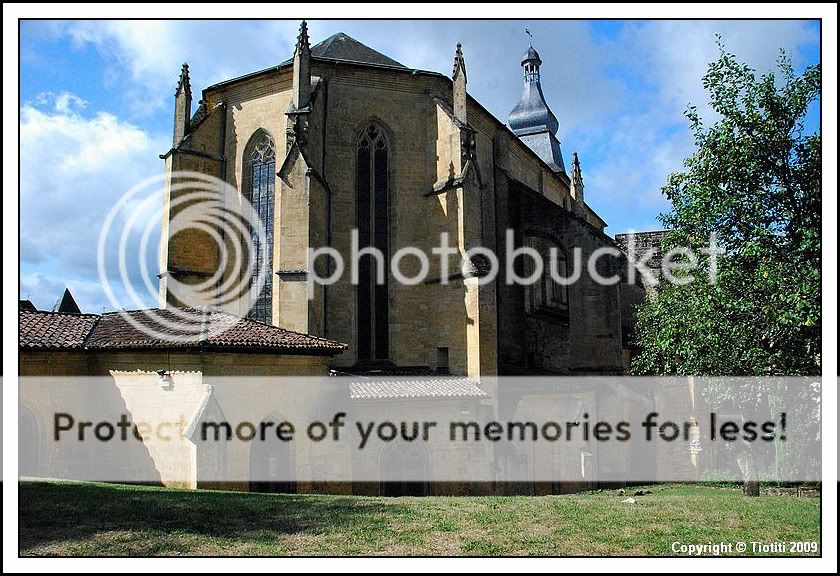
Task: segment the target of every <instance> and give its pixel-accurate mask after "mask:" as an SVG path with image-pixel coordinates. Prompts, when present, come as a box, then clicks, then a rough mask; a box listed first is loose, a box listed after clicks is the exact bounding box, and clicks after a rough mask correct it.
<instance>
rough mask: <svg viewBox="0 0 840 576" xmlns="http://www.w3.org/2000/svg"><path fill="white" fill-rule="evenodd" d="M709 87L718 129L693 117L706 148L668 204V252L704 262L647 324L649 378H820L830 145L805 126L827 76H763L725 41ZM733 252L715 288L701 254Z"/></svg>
mask: <svg viewBox="0 0 840 576" xmlns="http://www.w3.org/2000/svg"><path fill="white" fill-rule="evenodd" d="M718 46H719V48H720V54H719V58H718V59H717V60H716V61H715V62H713V63H711V64H710V65H709V69H708V72H707V73H706V75H705V76H704V77H703V86H704V88H705V89H706V90H707V91H708V93H709V97H710V105H711V108H712V110H713V111H714V113H715V114H716V115H717V116H718V119H717V120H716V121H715V122H714V124H712V125H711V126H708V127H707V126H706V125H705V124H704V123H703V120H702V119H701V118H700V116H699V114H698V111H697V109H696V107H690V108H689V109H688V110H687V112H686V116H687V117H688V120H689V123H690V127H691V131H692V133H693V135H694V140H695V144H696V151H695V153H694V154H693V155H692V156H691V157H690V158H688V159H687V160H686V161H685V164H684V171H683V172H680V173H675V174H672V175H671V176H670V177H669V179H668V182H667V184H666V185H665V186H664V187H663V189H662V192H663V193H664V194H665V195H666V197H667V198H668V199H669V200H670V202H671V205H672V209H671V211H670V212H668V213H666V214H662V215H661V216H660V221H661V222H662V223H663V224H664V226H665V227H666V228H667V229H668V230H669V232H668V233H667V234H666V235H665V237H664V244H663V250H665V251H667V250H668V249H669V248H671V247H675V246H684V247H688V248H691V249H692V250H693V251H694V252H695V254H697V255H698V256H700V259H699V269H700V273H695V276H696V277H697V278H698V280H697V281H695V282H693V283H691V284H687V285H682V286H679V285H675V284H664V283H663V284H661V285H660V287H659V288H657V290H656V293H655V294H652V295H651V296H649V297H648V298H647V299H646V301H645V303H644V304H643V305H642V306H641V308H640V310H639V314H638V318H637V323H636V325H637V327H638V329H637V344H638V346H639V350H640V352H639V354H638V355H637V356H636V358H635V360H634V363H633V371H634V372H635V373H640V374H702V375H815V374H819V373H820V345H821V337H820V330H821V314H820V258H821V250H820V248H821V247H820V231H821V198H820V196H821V183H820V179H821V136H820V131H819V130H816V131H815V132H813V133H806V131H805V129H804V126H803V124H804V119H805V116H806V114H807V112H808V109H809V106H810V105H811V104H812V103H815V102H817V99H818V98H819V94H820V85H821V84H820V83H821V80H820V68H819V66H811V67H808V68H807V69H805V71H804V72H803V73H802V74H796V73H795V72H794V70H793V67H792V65H791V63H790V60H789V59H788V57H787V56H786V55H785V53H784V52H783V53H782V54H781V56H780V58H779V61H778V71H777V73H768V74H764V75H761V76H760V77H759V76H757V75H756V72H755V71H754V70H753V69H751V68H750V67H749V66H747V65H745V64H742V63H739V62H738V61H737V60H736V58H735V56H734V55H733V54H731V53H729V52H727V51H726V49H725V48H724V47H723V45H722V44H721V43H720V40H719V41H718ZM711 234H714V235H715V237H716V239H717V242H718V243H719V245H720V247H721V248H722V250H723V254H721V255H720V256H719V257H718V258H717V269H718V271H717V278H716V282H714V283H712V282H709V280H708V276H704V274H707V273H708V271H709V268H710V267H711V265H712V258H711V257H710V256H709V255H702V256H701V255H700V252H699V250H700V249H701V248H703V247H704V246H708V243H709V238H710V235H711Z"/></svg>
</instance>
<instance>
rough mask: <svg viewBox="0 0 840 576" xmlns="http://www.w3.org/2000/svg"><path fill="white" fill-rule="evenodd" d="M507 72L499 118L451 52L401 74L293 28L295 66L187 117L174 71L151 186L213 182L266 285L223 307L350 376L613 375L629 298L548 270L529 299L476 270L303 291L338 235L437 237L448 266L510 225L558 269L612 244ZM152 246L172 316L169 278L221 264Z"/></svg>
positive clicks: (536, 70)
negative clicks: (175, 177) (253, 220)
mask: <svg viewBox="0 0 840 576" xmlns="http://www.w3.org/2000/svg"><path fill="white" fill-rule="evenodd" d="M520 64H521V76H520V77H519V78H515V77H513V75H512V77H511V78H510V81H511V82H521V83H522V85H523V91H522V97H521V100H520V101H519V102H518V103H515V106H514V107H513V109H512V111H511V113H510V117H509V119H508V124H509V125H506V124H505V123H504V122H502V121H500V120H499V119H497V118H495V117H494V116H493V115H492V114H491V113H490V112H488V111H487V110H486V109H485V108H484V107H483V106H482V105H481V104H480V103H479V102H478V101H476V100H475V99H473V98H472V97H471V96H470V95H469V94H468V92H467V77H468V74H467V62H466V59H465V57H464V54H463V53H462V50H461V46H460V45H459V46H458V47H457V50H456V52H455V58H454V66H453V70H452V74H451V77H450V76H447V75H444V74H440V73H438V72H430V71H425V70H416V69H412V68H408V67H406V66H404V65H402V64H400V63H399V62H396V61H395V60H393V59H391V58H389V57H388V56H385V55H383V54H381V53H379V52H377V51H375V50H373V49H371V48H369V47H367V46H365V45H364V44H362V43H360V42H358V41H357V40H355V39H353V38H351V37H349V36H347V35H346V34H343V33H338V34H335V35H333V36H331V37H329V38H327V39H326V40H324V41H322V42H320V43H318V44H315V45H314V46H310V41H309V37H308V33H307V27H306V23H305V22H304V23H302V25H301V27H300V32H299V36H298V38H297V44H296V48H295V52H294V55H293V57H292V59H290V60H288V61H286V62H283V63H282V64H279V65H277V66H274V67H272V68H268V69H266V70H261V71H258V72H254V73H251V74H247V75H244V76H241V77H239V78H233V79H231V80H227V81H224V82H220V83H218V84H215V85H213V86H210V87H208V88H205V89H204V90H203V91H202V95H201V100H200V101H199V104H198V107H197V111H196V112H195V113H194V114H193V113H191V112H192V90H191V86H190V79H189V72H188V68H187V65H186V64H185V65H184V67H183V69H182V72H181V77H180V81H179V83H178V87H177V91H176V95H175V129H174V139H173V146H172V149H171V150H169V151H168V152H167V153H166V154H164V155H162V158H163V159H165V162H166V171H167V174H172V173H173V172H175V171H180V170H192V171H198V172H202V173H205V174H209V175H213V176H216V177H219V178H221V179H222V180H224V181H226V182H227V183H229V184H230V185H232V186H233V187H235V188H236V189H237V190H239V191H241V193H242V195H243V196H244V197H246V198H248V199H249V200H250V201H251V203H252V204H253V205H254V207H255V209H256V211H257V212H258V214H259V216H260V218H262V219H263V223H264V224H265V227H266V230H267V231H268V234H267V235H266V238H267V240H266V241H265V242H264V244H266V245H260V246H257V249H256V254H257V258H262V259H267V260H268V262H270V263H271V266H270V269H271V274H270V275H269V276H268V278H267V280H266V281H265V282H264V285H263V286H257V287H254V286H252V292H253V293H254V294H255V298H254V300H253V302H254V304H253V306H252V307H251V308H250V309H249V310H245V309H243V310H227V311H228V312H231V313H233V314H238V315H241V316H245V315H249V316H250V317H251V318H254V319H256V320H260V321H263V322H266V323H269V324H273V325H276V326H279V327H282V328H285V329H288V330H294V331H297V332H302V333H307V334H311V335H315V336H320V337H325V338H329V339H332V340H336V341H339V342H344V343H347V344H348V348H347V350H346V351H345V352H343V353H342V354H340V355H339V356H337V357H336V358H335V359H334V361H333V364H332V367H333V368H334V369H337V370H344V371H349V372H351V373H360V372H363V371H366V370H367V371H369V370H380V369H381V370H387V371H392V372H397V373H402V372H406V371H407V372H411V371H412V370H427V369H428V370H432V371H435V372H438V373H450V374H455V375H466V376H470V377H481V376H487V375H509V374H514V375H515V374H616V373H622V372H623V371H624V370H625V368H626V365H627V359H628V354H629V343H628V334H629V333H630V331H631V329H632V323H633V318H632V308H633V304H634V303H636V302H638V301H640V299H641V298H642V289H641V287H640V286H639V285H631V284H628V283H626V282H620V283H617V284H614V285H612V286H602V285H598V284H595V283H594V282H593V281H592V280H591V279H590V278H588V277H587V274H585V273H584V274H583V276H582V278H581V280H580V281H578V282H575V283H573V284H571V285H569V286H562V285H559V284H557V283H554V282H552V281H551V278H550V276H549V275H548V272H547V271H546V273H545V278H544V279H543V281H540V282H537V283H535V284H533V285H530V286H521V285H508V284H507V283H506V282H505V278H504V273H502V274H499V275H498V278H497V279H496V281H495V282H491V283H485V284H481V283H479V282H478V281H477V280H478V278H480V276H481V274H482V262H481V261H480V260H478V259H476V262H475V263H474V266H472V271H469V270H468V271H466V272H465V273H463V274H461V275H459V277H457V279H455V280H454V281H452V280H450V281H449V282H446V283H444V282H441V281H436V280H435V278H440V271H439V270H435V267H436V263H435V262H436V261H435V260H432V263H431V266H432V270H431V273H430V276H429V277H430V278H431V280H427V281H425V282H423V283H421V284H418V285H412V286H407V285H400V284H398V283H396V282H394V281H393V280H392V279H390V280H389V278H387V275H386V278H385V279H384V282H381V283H380V282H377V281H376V278H374V274H373V273H372V272H373V270H372V268H373V267H372V266H371V265H370V264H367V265H366V264H365V263H364V262H362V265H361V266H360V283H359V285H354V284H352V283H351V282H350V279H349V277H347V275H345V277H343V278H341V280H340V281H339V282H338V283H336V284H334V285H327V286H321V285H316V286H315V293H314V297H312V298H310V297H308V293H307V279H308V275H309V274H311V273H312V272H313V271H311V270H307V266H308V261H307V248H309V247H312V248H317V247H320V246H330V247H333V248H335V249H336V250H338V251H339V252H340V253H341V254H342V255H346V256H347V258H349V257H350V251H351V239H350V230H352V229H358V231H359V244H360V245H361V246H375V247H377V248H380V249H381V250H382V251H383V252H384V253H386V254H393V253H394V252H396V251H397V250H399V249H400V248H401V247H404V246H415V247H419V248H420V249H421V250H424V251H425V252H427V253H429V254H431V250H432V248H433V247H435V246H437V243H438V241H439V238H440V235H441V234H442V233H447V234H448V237H449V239H450V242H451V243H452V244H453V245H456V246H457V248H458V250H459V251H460V253H461V254H463V253H464V252H465V251H467V250H469V249H471V248H473V247H477V246H482V247H486V248H488V249H489V250H491V251H493V252H494V253H495V254H496V255H498V257H499V259H500V260H502V262H504V257H505V238H506V237H505V235H506V231H507V230H508V229H510V230H512V231H513V234H514V241H515V243H516V246H530V247H532V248H534V249H536V250H537V251H539V252H540V253H541V254H545V255H548V254H549V250H550V249H551V248H558V249H559V252H558V254H559V255H560V256H559V257H560V258H561V260H562V259H564V258H568V257H569V256H570V255H571V252H572V250H573V249H575V248H579V249H581V250H582V252H583V256H584V258H586V257H587V255H589V254H591V253H592V252H593V251H594V250H596V249H598V248H601V247H605V246H615V243H614V241H613V240H612V239H611V238H610V237H609V236H607V235H606V234H605V233H604V229H605V227H606V223H605V222H604V221H603V220H602V219H601V218H600V217H599V216H598V215H597V214H596V213H595V212H594V211H593V210H592V209H591V208H590V206H589V205H588V204H587V203H586V200H585V196H584V184H583V177H582V174H581V164H580V161H579V159H578V157H577V154H573V155H572V156H571V163H570V165H569V166H568V168H567V164H566V160H564V157H563V153H562V150H561V143H560V141H559V140H558V138H557V131H558V127H559V122H558V119H557V117H556V116H555V115H554V113H553V112H552V111H551V109H550V108H549V106H548V104H547V102H546V97H545V95H544V94H543V90H542V87H541V83H540V75H541V73H542V72H541V67H542V64H543V63H542V60H541V59H540V56H539V54H538V53H537V51H536V50H535V49H534V48H533V47H532V46H531V47H528V49H527V51H526V52H525V54H524V55H523V56H522V58H521V62H520ZM512 104H514V103H512ZM172 200H173V198H171V197H169V196H167V197H166V198H165V202H166V206H169V203H170V202H171V201H172ZM165 213H166V212H165ZM163 242H164V244H165V248H164V252H165V261H164V262H162V274H161V305H162V306H166V305H178V304H179V303H178V302H177V301H174V298H173V296H172V295H171V293H170V292H169V291H168V290H167V282H168V281H169V279H170V278H177V279H178V280H179V281H181V282H187V283H189V282H200V281H201V280H202V279H203V278H206V277H208V275H210V274H212V273H213V272H214V271H215V270H217V269H218V267H219V265H220V262H219V254H218V251H217V250H216V249H215V248H214V247H213V243H212V242H210V241H209V239H207V238H202V236H201V233H190V234H186V233H185V234H182V235H180V236H179V235H176V236H173V237H172V238H168V237H167V227H166V226H164V232H163ZM457 258H459V259H460V256H458V257H457ZM322 260H324V259H322ZM619 260H620V258H613V259H612V260H610V259H609V258H602V259H600V261H599V265H600V266H603V267H604V268H605V270H603V271H602V272H603V274H604V275H608V273H609V272H610V271H612V272H614V273H620V271H621V270H622V269H624V265H623V262H620V261H619ZM458 261H459V262H460V260H458ZM584 261H585V260H584ZM404 262H405V263H406V264H410V263H411V262H412V260H411V259H406V260H404ZM316 263H317V265H319V266H320V265H323V266H327V265H328V263H325V262H322V261H321V260H316ZM560 264H561V269H562V268H563V267H564V266H565V262H561V263H560ZM457 266H458V265H457V264H453V267H454V268H453V267H450V269H457ZM547 268H548V266H547V265H546V269H547ZM322 272H323V271H322ZM327 275H328V274H323V273H322V276H327Z"/></svg>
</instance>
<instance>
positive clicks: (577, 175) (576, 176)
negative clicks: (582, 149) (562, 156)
mask: <svg viewBox="0 0 840 576" xmlns="http://www.w3.org/2000/svg"><path fill="white" fill-rule="evenodd" d="M572 181H573V182H574V183H575V184H583V173H582V172H581V170H580V159H578V154H577V152H575V153H573V154H572Z"/></svg>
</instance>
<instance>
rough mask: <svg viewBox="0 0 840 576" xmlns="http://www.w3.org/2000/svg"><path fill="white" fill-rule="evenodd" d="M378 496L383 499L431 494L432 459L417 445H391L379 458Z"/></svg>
mask: <svg viewBox="0 0 840 576" xmlns="http://www.w3.org/2000/svg"><path fill="white" fill-rule="evenodd" d="M379 493H380V494H381V495H382V496H426V495H428V494H429V455H428V454H427V453H426V450H425V448H423V446H420V445H419V444H415V443H408V442H398V443H392V444H389V445H388V446H386V447H385V448H383V449H382V452H381V454H380V455H379Z"/></svg>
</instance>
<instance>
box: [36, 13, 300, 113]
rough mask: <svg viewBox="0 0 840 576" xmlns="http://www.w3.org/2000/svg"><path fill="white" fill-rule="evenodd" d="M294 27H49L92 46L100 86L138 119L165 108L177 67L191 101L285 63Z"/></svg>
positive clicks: (100, 23) (159, 23)
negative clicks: (99, 62) (100, 65)
mask: <svg viewBox="0 0 840 576" xmlns="http://www.w3.org/2000/svg"><path fill="white" fill-rule="evenodd" d="M297 26H298V23H297V22H295V21H282V20H280V21H277V20H273V21H272V20H265V21H248V22H245V21H219V20H215V21H189V20H142V21H132V20H116V21H108V20H96V21H91V20H72V21H61V22H54V23H52V33H53V34H54V35H55V36H64V37H69V38H70V39H71V40H72V42H73V43H75V44H76V46H79V47H83V46H86V45H91V46H94V47H95V48H96V49H97V50H98V51H99V53H100V54H101V55H102V57H103V59H104V60H105V61H106V62H107V63H108V68H107V72H106V78H105V82H106V85H107V86H108V87H109V88H110V89H112V90H114V92H116V93H118V94H119V95H120V97H122V98H125V101H126V103H127V105H128V107H129V110H130V112H131V113H132V115H134V116H136V117H139V118H143V117H147V116H151V115H153V114H154V113H156V112H159V111H160V110H162V109H165V108H167V107H169V106H170V105H171V97H172V95H173V94H174V91H175V85H176V83H177V80H178V74H179V73H180V70H181V64H182V63H183V62H187V63H189V64H190V65H191V68H190V72H191V77H192V80H193V96H194V99H195V100H196V101H197V100H198V99H199V98H200V93H201V89H202V88H204V87H206V86H208V85H210V84H213V83H215V82H218V81H221V80H226V79H228V78H233V77H236V76H239V75H242V74H245V73H248V72H253V71H255V70H259V69H263V68H267V67H270V66H273V65H276V64H279V63H280V62H282V61H284V60H286V59H288V58H289V57H290V55H291V51H292V47H293V46H294V39H295V36H296V30H297Z"/></svg>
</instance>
